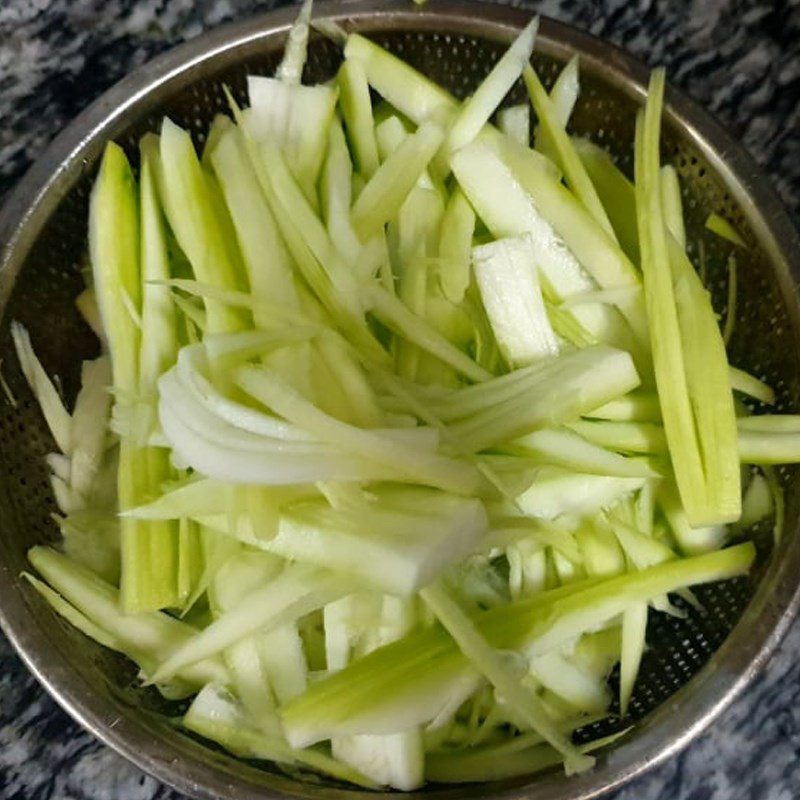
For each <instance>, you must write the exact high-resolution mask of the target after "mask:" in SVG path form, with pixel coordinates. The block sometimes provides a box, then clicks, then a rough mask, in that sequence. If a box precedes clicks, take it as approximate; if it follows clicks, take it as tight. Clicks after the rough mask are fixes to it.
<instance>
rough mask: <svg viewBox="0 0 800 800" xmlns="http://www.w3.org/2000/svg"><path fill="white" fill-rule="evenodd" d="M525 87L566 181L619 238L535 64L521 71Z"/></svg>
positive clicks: (601, 223)
mask: <svg viewBox="0 0 800 800" xmlns="http://www.w3.org/2000/svg"><path fill="white" fill-rule="evenodd" d="M522 77H523V79H524V81H525V86H526V88H527V90H528V94H529V95H530V98H531V102H532V103H533V107H534V108H535V109H536V114H537V116H538V117H539V125H540V126H541V128H542V131H544V132H545V133H546V135H547V136H548V137H549V138H550V140H551V141H552V144H553V148H554V150H555V152H556V154H557V155H558V162H559V164H560V166H561V168H562V169H563V170H564V175H565V176H566V179H567V183H568V184H569V186H570V188H571V189H572V191H573V192H575V194H576V195H577V196H578V198H579V199H580V201H581V202H582V203H583V204H584V205H585V206H586V209H587V210H588V211H589V213H590V214H591V215H592V216H593V217H594V218H595V219H596V220H597V222H598V223H599V224H600V225H601V226H602V228H603V229H604V230H605V232H606V233H607V234H608V235H609V236H610V237H611V238H612V240H614V241H616V236H615V234H614V229H613V227H612V226H611V223H610V222H609V220H608V215H607V214H606V212H605V209H604V208H603V204H602V203H601V202H600V198H599V197H598V196H597V192H596V191H595V188H594V186H593V185H592V182H591V180H590V179H589V176H588V175H587V173H586V170H585V169H584V167H583V164H582V163H581V160H580V158H578V154H577V153H576V152H575V149H574V148H573V146H572V142H571V140H570V138H569V136H568V135H567V132H566V131H565V130H564V125H563V123H562V122H561V121H560V120H559V119H558V112H557V110H556V108H555V107H554V105H553V101H552V100H551V99H550V97H549V96H548V94H547V91H546V90H545V88H544V86H542V82H541V81H540V80H539V76H538V75H537V74H536V72H535V70H534V69H533V67H531V66H530V65H528V66H526V67H525V69H524V70H523V72H522Z"/></svg>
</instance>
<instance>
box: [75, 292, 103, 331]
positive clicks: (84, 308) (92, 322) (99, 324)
mask: <svg viewBox="0 0 800 800" xmlns="http://www.w3.org/2000/svg"><path fill="white" fill-rule="evenodd" d="M75 307H76V308H77V309H78V311H79V312H80V315H81V316H82V317H83V319H84V320H85V321H86V324H87V325H88V326H89V327H90V328H91V329H92V331H93V332H94V335H95V336H96V337H97V338H98V339H99V340H100V341H101V343H103V344H104V345H105V344H106V332H105V330H104V329H103V320H102V318H101V316H100V309H99V307H98V305H97V295H96V294H95V291H94V289H92V288H88V289H84V290H83V291H82V292H81V293H80V294H79V295H78V296H77V297H76V298H75Z"/></svg>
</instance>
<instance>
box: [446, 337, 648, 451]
mask: <svg viewBox="0 0 800 800" xmlns="http://www.w3.org/2000/svg"><path fill="white" fill-rule="evenodd" d="M638 383H639V377H638V375H637V374H636V369H635V368H634V366H633V362H632V361H631V357H630V355H629V354H628V353H625V352H623V351H619V350H614V349H612V348H609V347H606V346H605V345H596V346H595V347H590V348H586V349H584V350H578V351H574V352H571V353H568V354H565V355H562V356H559V357H558V358H556V359H551V360H549V361H547V362H544V366H543V369H542V372H541V373H540V374H538V375H537V376H536V378H535V379H534V380H533V382H532V386H531V389H530V392H529V393H528V392H526V393H525V394H523V395H522V396H519V395H518V396H516V397H513V398H512V399H511V400H510V401H509V402H504V403H501V404H498V405H496V406H494V407H489V408H486V409H485V410H483V411H481V412H479V413H477V414H474V415H473V416H471V417H469V418H466V419H463V420H460V421H458V422H456V423H454V424H453V425H451V426H450V428H449V430H450V433H451V434H452V436H453V440H454V441H455V442H457V443H458V446H459V447H460V448H462V452H478V451H480V450H483V449H485V448H486V447H489V446H491V445H493V444H497V443H501V442H505V441H508V440H509V439H512V438H515V437H517V436H521V435H523V434H525V433H528V432H530V431H532V430H534V429H536V428H543V427H552V426H554V425H560V424H562V423H564V422H567V421H570V420H571V419H575V418H576V417H579V416H580V415H581V414H582V413H584V412H585V411H587V410H588V409H589V408H596V407H597V406H598V405H600V404H602V403H603V402H606V401H608V400H611V399H612V398H614V397H618V396H619V395H621V394H625V393H626V392H628V391H630V389H632V388H634V387H635V386H637V385H638Z"/></svg>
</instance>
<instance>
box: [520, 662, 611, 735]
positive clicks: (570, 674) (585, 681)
mask: <svg viewBox="0 0 800 800" xmlns="http://www.w3.org/2000/svg"><path fill="white" fill-rule="evenodd" d="M531 674H532V675H533V677H534V678H536V680H537V681H538V682H539V683H540V684H541V685H542V686H543V687H544V688H545V689H546V690H548V691H550V692H553V694H556V695H558V696H559V697H560V698H562V699H564V700H566V701H567V703H569V704H570V705H571V706H573V707H574V708H577V709H580V710H581V711H584V712H586V713H589V714H602V713H603V712H604V711H605V710H606V709H607V708H608V706H609V705H610V702H611V693H610V691H609V690H608V687H607V686H606V684H605V681H604V680H599V679H597V678H595V676H593V675H590V674H589V673H588V672H587V671H586V670H583V669H581V667H580V666H579V665H577V664H576V663H575V662H574V661H572V660H571V659H569V658H566V657H565V656H562V655H561V654H560V653H545V654H544V655H543V656H539V657H538V658H534V659H532V660H531ZM553 721H554V722H556V721H557V718H554V720H553Z"/></svg>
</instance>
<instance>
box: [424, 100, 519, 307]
mask: <svg viewBox="0 0 800 800" xmlns="http://www.w3.org/2000/svg"><path fill="white" fill-rule="evenodd" d="M525 113H526V114H527V113H528V109H527V108H526V109H525ZM474 232H475V212H474V211H473V210H472V206H471V205H470V203H469V201H468V200H467V198H466V197H465V196H464V193H463V192H462V191H461V189H459V188H456V189H455V190H454V191H453V193H452V194H451V195H450V199H449V200H448V201H447V207H446V208H445V212H444V217H443V218H442V225H441V230H440V238H439V257H440V259H441V264H440V267H439V280H440V282H441V285H442V292H443V293H444V296H445V297H446V298H447V299H448V300H450V302H451V303H460V302H461V301H462V300H463V299H464V294H465V293H466V291H467V288H468V287H469V281H470V251H471V250H472V236H473V233H474Z"/></svg>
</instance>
